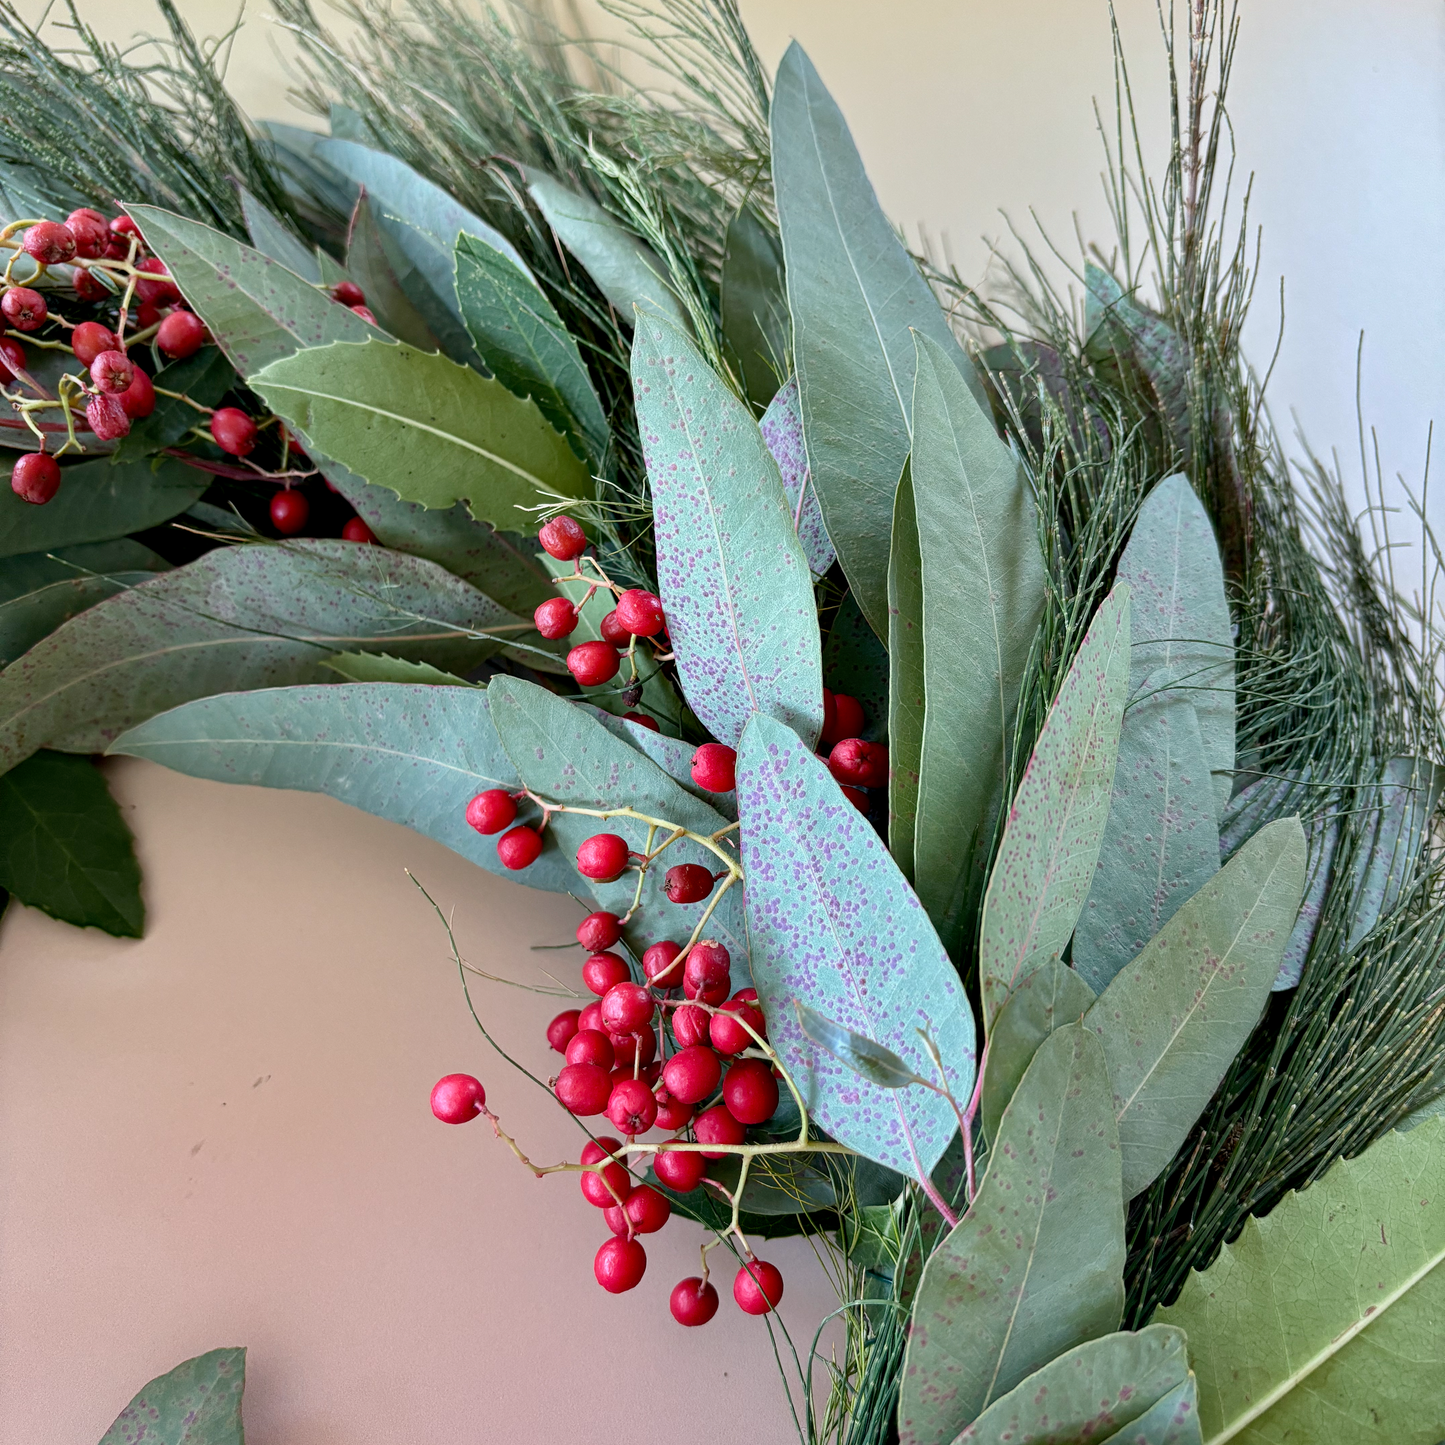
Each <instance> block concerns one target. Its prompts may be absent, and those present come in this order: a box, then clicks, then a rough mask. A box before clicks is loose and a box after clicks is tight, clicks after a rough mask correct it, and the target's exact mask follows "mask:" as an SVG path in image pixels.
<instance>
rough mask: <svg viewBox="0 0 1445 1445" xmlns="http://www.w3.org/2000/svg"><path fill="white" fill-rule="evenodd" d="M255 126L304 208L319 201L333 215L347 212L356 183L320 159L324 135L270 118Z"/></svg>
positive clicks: (345, 214) (324, 139) (310, 206)
mask: <svg viewBox="0 0 1445 1445" xmlns="http://www.w3.org/2000/svg"><path fill="white" fill-rule="evenodd" d="M257 129H258V130H259V131H260V132H261V135H262V137H263V142H262V144H263V146H264V148H265V149H266V150H268V151H270V152H271V155H272V157H273V158H274V161H275V163H276V165H277V168H278V170H279V171H280V173H281V176H282V178H283V179H284V180H285V182H286V185H287V188H288V190H289V191H290V193H291V195H292V197H293V198H294V199H295V200H297V201H298V202H299V203H300V204H301V206H302V207H303V208H304V209H308V210H309V209H311V208H313V207H314V206H315V205H316V204H317V202H318V201H319V202H320V203H321V204H322V205H323V206H324V207H325V208H326V209H327V210H328V211H330V212H332V213H333V214H334V215H340V216H349V215H350V214H351V211H352V208H353V207H354V206H355V205H356V193H357V186H356V184H355V182H354V181H351V180H348V179H347V177H345V176H343V175H342V174H341V173H340V171H338V170H336V169H335V167H334V166H330V165H328V164H327V163H326V162H325V161H324V160H322V159H321V156H320V155H319V153H318V147H320V146H321V145H323V144H324V143H325V142H326V140H327V139H328V137H327V136H326V135H324V134H322V133H321V132H320V131H314V130H303V129H302V128H301V127H300V126H295V125H283V124H281V123H280V122H279V121H274V120H270V121H262V122H261V123H260V124H259V125H258V126H257ZM322 254H323V255H324V254H325V253H324V252H323V253H322ZM323 279H325V278H324V275H323Z"/></svg>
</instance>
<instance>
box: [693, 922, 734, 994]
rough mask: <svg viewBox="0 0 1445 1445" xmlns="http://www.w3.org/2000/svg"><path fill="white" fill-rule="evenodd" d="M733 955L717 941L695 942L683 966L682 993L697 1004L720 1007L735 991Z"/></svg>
mask: <svg viewBox="0 0 1445 1445" xmlns="http://www.w3.org/2000/svg"><path fill="white" fill-rule="evenodd" d="M731 967H732V955H731V954H730V953H728V951H727V949H726V948H724V947H723V946H722V944H720V943H719V942H717V940H716V939H712V938H704V939H700V940H699V941H698V942H697V943H694V944H693V946H692V948H691V949H690V950H689V951H688V955H687V962H686V963H685V964H684V965H683V972H682V992H683V996H684V997H685V998H688V999H691V1000H693V1002H695V1003H706V1004H713V1005H717V1004H720V1003H721V1002H722V1001H723V1000H724V999H725V998H726V997H727V996H728V994H729V993H730V992H731V991H732V986H733V981H732V976H731V974H730V973H729V972H728V970H729V969H730V968H731Z"/></svg>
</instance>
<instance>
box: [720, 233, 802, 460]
mask: <svg viewBox="0 0 1445 1445" xmlns="http://www.w3.org/2000/svg"><path fill="white" fill-rule="evenodd" d="M721 310H722V332H723V340H724V341H725V342H726V344H727V348H728V350H729V352H730V353H731V354H732V356H733V358H734V360H735V361H736V362H737V365H738V369H739V371H741V373H742V378H743V387H744V389H745V390H746V392H747V395H748V400H749V401H750V402H752V404H753V405H754V406H755V407H765V406H767V405H768V403H769V402H771V401H772V399H773V396H774V394H775V393H776V392H777V390H778V383H779V381H781V380H782V378H783V377H784V376H786V375H787V361H788V352H789V350H790V348H789V345H788V288H787V282H786V280H785V278H784V275H783V245H782V242H781V241H780V240H779V239H778V238H777V237H776V236H775V235H774V234H773V233H772V232H771V231H770V230H769V229H768V228H767V227H766V226H765V225H764V224H763V223H762V222H761V221H760V220H759V219H758V216H757V212H756V211H754V210H753V208H752V207H751V206H749V205H744V206H743V207H742V208H741V209H740V210H739V211H738V213H737V215H735V216H734V217H733V218H732V220H731V221H730V222H729V223H728V233H727V239H726V241H725V242H724V244H723V265H722V301H721ZM774 455H776V452H775V453H774ZM779 465H781V461H780V462H779Z"/></svg>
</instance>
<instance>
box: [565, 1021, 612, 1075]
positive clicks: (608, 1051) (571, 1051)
mask: <svg viewBox="0 0 1445 1445" xmlns="http://www.w3.org/2000/svg"><path fill="white" fill-rule="evenodd" d="M562 1052H563V1053H564V1054H566V1056H567V1062H568V1063H569V1064H596V1065H597V1067H598V1068H599V1069H606V1070H607V1072H608V1073H609V1074H610V1073H611V1072H612V1066H613V1064H614V1063H616V1056H615V1055H614V1053H613V1051H612V1041H611V1040H610V1039H609V1038H608V1037H607V1035H606V1034H605V1033H603V1032H602V1030H601V1029H578V1031H577V1032H576V1033H575V1034H573V1035H572V1037H571V1038H570V1039H569V1040H568V1041H567V1047H566V1048H565V1049H564V1050H563V1051H562Z"/></svg>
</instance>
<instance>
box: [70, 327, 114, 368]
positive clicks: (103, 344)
mask: <svg viewBox="0 0 1445 1445" xmlns="http://www.w3.org/2000/svg"><path fill="white" fill-rule="evenodd" d="M117 345H118V343H117V341H116V339H115V332H113V331H112V330H111V329H110V327H109V326H102V325H101V324H100V322H99V321H82V322H81V323H80V325H79V326H77V327H76V328H75V330H74V331H72V332H71V333H70V349H71V350H72V351H73V352H74V353H75V359H76V360H77V361H78V362H79V363H80V364H81V365H82V366H89V365H90V364H91V362H93V361H94V360H95V359H96V357H97V356H100V355H101V354H102V353H103V352H106V351H114V350H115V349H116V347H117Z"/></svg>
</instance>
